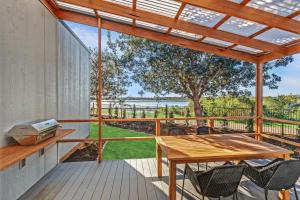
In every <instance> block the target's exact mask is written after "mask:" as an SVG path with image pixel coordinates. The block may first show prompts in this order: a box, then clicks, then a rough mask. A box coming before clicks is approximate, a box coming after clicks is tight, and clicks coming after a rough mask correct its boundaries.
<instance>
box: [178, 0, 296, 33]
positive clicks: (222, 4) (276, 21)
mask: <svg viewBox="0 0 300 200" xmlns="http://www.w3.org/2000/svg"><path fill="white" fill-rule="evenodd" d="M179 1H181V2H184V3H189V4H192V5H195V6H198V7H202V8H205V9H209V10H213V11H216V12H220V13H224V14H227V15H230V16H234V17H238V18H242V19H246V20H250V21H253V22H257V23H260V24H265V25H267V26H269V27H274V28H279V29H282V30H285V31H289V32H293V33H297V34H300V22H298V21H297V20H294V19H289V18H287V17H282V16H279V15H275V14H273V13H270V12H266V11H263V10H259V9H256V8H252V7H249V6H245V5H240V4H237V3H234V2H231V1H227V0H201V1H199V0H179Z"/></svg>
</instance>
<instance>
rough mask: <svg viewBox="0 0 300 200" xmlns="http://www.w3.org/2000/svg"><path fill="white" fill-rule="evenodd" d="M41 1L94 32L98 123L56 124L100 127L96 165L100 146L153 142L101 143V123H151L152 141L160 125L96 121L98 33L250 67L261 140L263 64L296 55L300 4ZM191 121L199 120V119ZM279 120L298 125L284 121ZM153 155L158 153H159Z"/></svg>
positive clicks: (287, 0)
mask: <svg viewBox="0 0 300 200" xmlns="http://www.w3.org/2000/svg"><path fill="white" fill-rule="evenodd" d="M40 1H41V2H42V3H43V4H44V5H45V6H46V7H47V8H48V9H49V10H50V12H52V14H53V15H55V16H56V17H57V18H58V19H60V20H68V21H73V22H76V23H80V24H85V25H89V26H93V27H97V28H98V67H99V75H98V78H99V80H98V82H99V93H98V95H99V96H98V97H99V102H98V112H99V113H98V116H99V117H98V119H97V120H90V119H87V120H74V119H70V120H61V122H91V121H94V122H98V123H99V127H100V128H99V138H98V142H99V158H98V160H99V161H100V160H101V159H102V158H101V155H102V154H101V149H102V146H101V145H102V141H110V140H145V139H153V137H143V138H115V139H111V138H110V139H109V138H102V136H101V124H102V122H104V121H137V120H139V121H156V136H159V135H160V120H165V119H102V118H101V114H102V113H101V97H102V95H101V94H102V88H101V85H102V84H101V29H107V30H111V31H116V32H120V33H125V34H129V35H133V36H137V37H142V38H146V39H150V40H154V41H158V42H163V43H168V44H171V45H177V46H180V47H184V48H189V49H193V50H197V51H203V52H208V53H213V54H216V55H219V56H224V57H229V58H233V59H237V60H243V61H247V62H250V63H253V64H255V65H256V112H255V117H254V119H255V121H256V134H255V135H256V139H260V138H261V134H262V132H263V120H272V119H268V118H263V64H264V63H266V62H269V61H271V60H274V59H278V58H281V57H284V56H289V55H293V54H296V53H299V52H300V1H299V0H59V1H58V0H40ZM240 118H241V117H239V119H240ZM246 118H247V117H245V119H246ZM191 119H192V118H191ZM195 119H197V120H198V119H199V118H195ZM203 119H204V118H203ZM215 119H218V118H216V117H215V118H209V119H208V118H207V120H208V122H209V124H210V120H215ZM232 119H234V117H233V118H232ZM179 120H185V119H183V118H182V119H179ZM273 120H274V119H273ZM277 121H278V120H277ZM279 121H281V122H282V121H284V122H286V123H293V124H300V123H299V122H290V121H287V120H279ZM86 140H92V139H85V141H86ZM76 141H82V139H71V140H64V141H61V142H76ZM157 151H159V149H158V148H157Z"/></svg>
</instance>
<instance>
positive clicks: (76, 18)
mask: <svg viewBox="0 0 300 200" xmlns="http://www.w3.org/2000/svg"><path fill="white" fill-rule="evenodd" d="M55 14H56V16H57V17H58V18H59V19H64V20H68V21H73V22H77V23H81V24H85V25H89V26H93V27H97V19H96V18H94V17H90V16H87V15H83V14H79V13H75V12H72V11H62V10H58V11H56V12H55ZM102 28H104V29H107V30H111V31H116V32H120V33H125V34H128V35H134V36H137V37H143V38H146V39H150V40H154V41H158V42H163V43H168V44H172V45H177V46H181V47H184V48H190V49H193V50H197V51H206V52H208V53H214V54H217V55H220V56H224V57H230V58H233V59H237V60H243V61H247V62H252V63H256V62H257V61H258V58H257V57H255V56H253V55H250V54H247V53H243V52H239V51H234V50H230V49H226V48H222V47H216V46H212V45H208V44H204V43H199V42H197V41H192V40H187V39H183V38H179V37H175V36H172V35H169V34H164V33H159V32H156V31H151V30H145V29H143V28H138V27H135V28H133V27H132V26H130V25H126V24H121V23H118V22H112V21H108V20H102Z"/></svg>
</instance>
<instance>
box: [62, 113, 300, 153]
mask: <svg viewBox="0 0 300 200" xmlns="http://www.w3.org/2000/svg"><path fill="white" fill-rule="evenodd" d="M255 119H261V120H262V121H264V122H276V123H284V124H292V125H300V121H294V120H286V119H278V118H270V117H254V116H230V117H178V118H111V119H104V118H103V119H100V120H101V123H105V122H155V134H154V135H153V136H141V137H116V138H101V139H100V140H99V138H73V139H61V140H58V141H57V142H58V143H68V142H85V143H87V142H99V141H101V142H108V141H133V140H137V141H138V140H153V139H155V137H156V136H160V133H161V123H162V122H165V121H188V120H191V121H192V120H194V121H206V122H207V123H206V124H207V126H208V127H212V128H214V127H215V122H217V121H220V120H225V121H226V120H228V121H230V120H232V121H235V120H236V121H239V120H255ZM98 121H99V119H98V118H96V119H68V120H58V122H59V123H87V122H98ZM241 134H245V135H248V136H257V135H259V136H260V137H261V138H262V139H269V140H274V141H277V142H280V143H283V144H286V145H291V146H294V147H296V148H300V143H298V142H295V141H291V140H288V139H285V138H280V137H277V136H274V135H271V134H268V133H262V134H258V133H241ZM99 152H101V151H99Z"/></svg>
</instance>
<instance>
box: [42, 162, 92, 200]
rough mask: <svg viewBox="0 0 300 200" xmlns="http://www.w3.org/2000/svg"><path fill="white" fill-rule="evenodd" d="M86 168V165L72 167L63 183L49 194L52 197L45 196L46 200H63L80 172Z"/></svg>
mask: <svg viewBox="0 0 300 200" xmlns="http://www.w3.org/2000/svg"><path fill="white" fill-rule="evenodd" d="M87 167H88V164H87V163H80V166H79V167H77V168H75V167H74V166H72V167H71V169H69V171H68V178H67V179H66V180H65V181H63V182H62V183H61V184H60V185H57V187H56V191H55V192H51V193H53V196H50V195H49V196H47V198H46V199H49V200H51V199H57V200H59V199H63V198H64V196H65V194H67V193H68V191H69V190H70V189H71V187H72V186H73V184H74V183H75V182H76V181H77V180H78V178H79V177H80V175H81V174H82V172H83V171H84V170H85V169H86V168H87Z"/></svg>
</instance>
